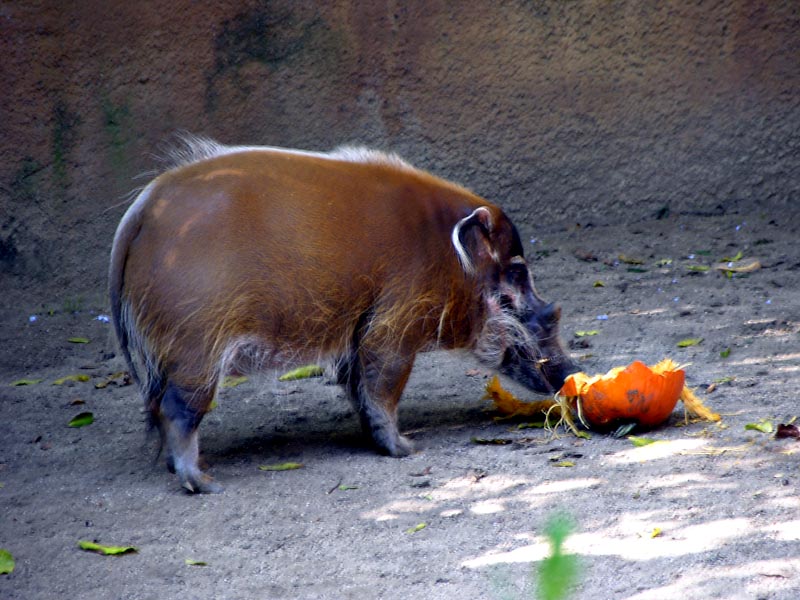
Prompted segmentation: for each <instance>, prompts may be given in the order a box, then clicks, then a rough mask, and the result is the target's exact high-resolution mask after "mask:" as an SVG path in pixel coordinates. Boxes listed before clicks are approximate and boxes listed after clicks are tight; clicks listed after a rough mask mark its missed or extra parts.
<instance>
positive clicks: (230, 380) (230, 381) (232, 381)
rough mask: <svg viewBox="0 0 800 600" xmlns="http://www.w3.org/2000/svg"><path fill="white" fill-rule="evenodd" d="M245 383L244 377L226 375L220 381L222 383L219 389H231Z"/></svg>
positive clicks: (245, 378)
mask: <svg viewBox="0 0 800 600" xmlns="http://www.w3.org/2000/svg"><path fill="white" fill-rule="evenodd" d="M245 381H247V377H245V376H244V375H240V376H234V375H226V376H225V377H224V378H223V379H222V383H221V384H220V387H224V388H232V387H236V386H237V385H241V384H243V383H244V382H245Z"/></svg>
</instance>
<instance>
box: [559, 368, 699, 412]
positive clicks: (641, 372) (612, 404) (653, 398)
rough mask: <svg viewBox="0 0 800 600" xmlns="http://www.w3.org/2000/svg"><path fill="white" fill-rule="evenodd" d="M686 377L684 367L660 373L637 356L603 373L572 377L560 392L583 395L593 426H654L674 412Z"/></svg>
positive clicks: (583, 403) (585, 409) (582, 403)
mask: <svg viewBox="0 0 800 600" xmlns="http://www.w3.org/2000/svg"><path fill="white" fill-rule="evenodd" d="M684 381H685V373H684V372H683V370H681V369H676V370H662V371H661V372H660V373H658V372H654V371H653V370H651V369H650V368H649V367H648V366H647V365H645V364H644V363H643V362H641V361H638V360H637V361H634V362H632V363H631V364H630V365H628V366H627V367H625V368H624V369H623V368H616V369H612V370H611V371H609V372H608V373H607V374H606V375H603V376H596V377H591V378H588V377H586V376H584V377H572V378H571V379H570V378H568V379H567V382H566V383H565V384H564V387H562V388H561V390H560V392H559V394H560V395H562V396H568V397H578V398H580V402H581V415H582V417H583V418H584V419H585V420H586V422H587V423H588V424H589V425H591V426H593V427H603V426H606V425H609V424H611V423H613V422H615V421H635V422H637V423H639V424H640V425H641V426H644V427H654V426H656V425H659V424H660V423H663V422H664V421H665V420H666V419H667V418H668V417H669V415H670V414H671V413H672V411H673V409H674V408H675V405H676V404H677V403H678V398H679V397H680V395H681V391H682V390H683V385H684Z"/></svg>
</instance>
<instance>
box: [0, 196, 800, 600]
mask: <svg viewBox="0 0 800 600" xmlns="http://www.w3.org/2000/svg"><path fill="white" fill-rule="evenodd" d="M661 216H664V215H661ZM798 223H799V220H798V215H797V214H760V213H758V212H753V213H752V214H730V213H729V214H725V215H722V216H703V215H692V214H682V215H666V216H665V218H662V219H656V218H652V219H648V220H644V221H640V222H637V223H634V224H626V225H612V226H603V225H597V226H591V225H588V224H584V225H583V226H582V227H574V228H571V229H569V230H561V231H547V230H545V231H541V230H538V231H534V230H533V229H532V228H531V227H530V224H527V223H520V225H521V226H522V229H523V231H524V233H525V240H526V251H527V252H528V254H529V256H530V257H531V258H532V264H533V268H534V272H535V274H536V278H537V285H538V287H539V290H540V292H541V293H542V295H543V296H545V297H546V298H548V299H551V300H558V301H559V302H560V303H561V304H562V306H563V310H564V312H563V314H564V316H563V332H562V333H563V336H564V338H565V340H569V341H570V342H571V345H572V346H573V350H572V352H573V354H574V355H575V356H576V358H578V359H579V360H580V362H581V365H582V367H583V368H584V370H585V371H588V372H601V371H605V370H607V369H609V368H611V367H613V366H617V365H621V364H627V363H629V362H630V361H632V360H634V359H641V360H644V361H645V362H650V363H652V362H655V361H657V360H660V359H661V358H664V357H665V356H669V357H672V358H673V359H675V360H676V361H678V362H680V363H688V364H689V366H688V367H686V373H687V382H688V383H689V385H690V386H692V387H695V388H697V389H698V390H699V395H700V397H701V398H702V399H703V400H704V401H705V402H706V403H707V404H708V405H709V406H710V407H711V408H713V409H714V410H717V411H719V412H720V413H722V414H723V419H722V421H721V423H720V424H710V423H704V422H696V423H690V424H688V425H687V424H685V421H684V416H683V412H682V410H681V409H680V406H679V407H678V408H677V409H676V411H675V412H674V414H673V416H672V418H671V420H670V421H669V422H668V423H666V424H665V425H664V426H662V427H660V428H658V429H656V430H654V431H651V432H649V433H647V434H644V435H647V436H649V437H651V438H655V439H657V440H659V441H661V442H663V443H660V444H656V445H651V446H646V447H643V448H635V447H634V446H633V445H632V444H631V442H630V441H629V440H627V439H625V438H622V439H616V438H613V437H611V436H609V435H603V434H596V433H595V434H592V436H591V439H579V438H576V437H575V436H573V435H572V434H570V433H568V432H564V431H560V432H559V433H558V435H557V436H554V435H553V434H552V433H549V432H547V431H544V430H542V429H536V428H519V427H518V423H509V422H498V421H495V420H494V419H493V414H492V413H491V412H490V411H488V410H487V409H488V408H489V404H488V403H487V402H486V401H485V400H483V399H482V395H483V388H484V386H485V384H486V382H487V380H488V377H489V375H490V374H489V373H487V372H486V371H485V369H483V368H482V367H481V366H479V365H477V364H476V363H475V361H473V360H472V359H470V358H469V357H468V356H464V355H460V354H452V353H451V354H447V353H432V354H429V355H424V356H421V357H420V358H419V360H418V363H417V366H416V368H415V371H414V374H413V376H412V380H411V382H410V383H409V385H408V388H407V389H406V392H405V395H404V400H403V403H402V404H401V420H402V428H403V430H404V431H405V432H406V433H407V434H408V435H410V436H411V437H412V438H413V439H414V440H415V442H416V444H417V446H418V448H419V451H418V452H417V453H416V454H414V455H413V456H410V457H408V458H404V459H393V458H387V457H382V456H379V455H377V454H376V453H374V452H373V450H372V449H371V448H370V446H369V445H368V444H367V443H366V441H365V439H364V437H363V436H362V434H361V432H360V430H359V426H358V422H357V419H356V417H355V416H354V415H353V414H352V412H351V410H350V407H349V405H348V403H347V402H346V401H345V400H344V397H343V393H342V392H341V391H340V390H339V389H338V388H337V387H336V386H333V385H330V384H329V383H328V382H327V381H326V379H325V378H317V379H311V380H305V381H299V382H291V383H278V382H277V381H276V380H275V379H274V378H272V377H264V378H262V379H253V380H250V381H248V382H246V383H244V384H241V385H240V386H238V387H234V388H229V389H226V390H224V391H223V393H222V394H221V397H220V401H219V406H218V407H217V408H216V409H215V410H214V411H213V412H212V413H211V414H209V416H208V417H207V418H206V420H205V421H204V423H203V424H202V428H201V432H202V434H201V440H202V442H201V443H202V448H203V451H204V456H205V459H206V461H207V463H208V466H209V469H210V472H211V473H212V474H213V476H214V477H215V479H216V480H217V481H218V482H220V483H221V484H222V485H224V486H225V492H224V493H222V494H220V495H212V496H196V495H189V494H187V493H185V492H184V491H183V490H182V488H180V486H179V484H178V482H177V480H176V478H175V477H174V476H172V475H170V474H169V473H167V471H166V469H165V467H164V464H163V459H162V460H161V461H156V441H155V440H154V439H153V438H149V437H147V436H146V434H145V425H144V415H143V412H142V406H141V401H140V398H139V397H138V395H137V392H136V390H135V389H134V387H133V386H130V385H128V386H125V385H118V381H119V380H117V381H116V382H113V383H111V384H110V385H108V386H106V387H104V388H97V387H96V384H98V383H102V382H103V381H105V380H106V378H107V377H109V376H110V375H113V374H115V373H117V372H118V371H120V370H121V369H122V368H123V366H122V363H121V361H120V359H119V358H118V357H116V356H115V355H114V352H115V347H114V342H113V339H112V336H111V332H110V326H109V325H108V324H107V323H104V322H102V321H101V320H96V317H97V316H98V315H102V314H104V313H105V311H106V308H105V307H106V304H105V301H104V300H103V298H102V296H101V295H100V294H99V292H98V293H97V294H95V295H94V296H92V294H88V295H87V296H86V297H84V298H83V299H79V300H74V299H73V300H67V299H65V298H63V297H62V296H61V291H60V289H56V288H52V289H48V288H46V287H42V288H41V289H39V290H38V291H37V296H36V297H28V299H27V300H19V301H17V300H16V299H15V301H14V304H9V303H8V302H4V304H3V306H2V311H3V312H2V314H0V331H1V332H2V340H3V348H2V350H0V358H2V359H3V360H2V362H0V383H2V386H0V423H2V425H1V426H0V427H1V428H2V435H1V436H0V484H2V488H0V507H2V511H1V512H0V547H3V548H6V549H8V550H9V551H10V552H11V553H12V554H13V555H14V557H15V559H16V569H15V570H14V572H13V573H12V574H10V575H5V576H0V597H2V598H8V599H12V598H13V599H25V600H35V599H45V598H48V599H49V598H61V597H80V598H126V599H151V598H152V599H162V598H216V599H222V598H274V599H284V598H286V599H288V598H292V599H294V598H298V599H306V598H335V599H340V598H359V599H364V598H386V599H391V598H404V599H408V598H425V599H427V600H432V599H434V598H443V599H444V598H446V599H451V598H487V599H493V598H498V599H499V598H525V597H531V596H532V594H533V593H534V592H533V587H534V586H533V583H532V579H531V573H532V572H533V571H535V569H536V566H537V564H538V561H540V560H541V559H542V558H543V557H544V556H545V555H546V554H547V552H548V546H547V543H546V541H545V540H544V538H543V537H542V527H543V524H544V523H545V521H546V519H547V518H548V517H549V516H550V515H552V514H554V513H556V512H559V511H563V512H566V513H568V514H569V515H571V517H572V519H573V520H574V522H575V530H574V532H573V534H572V535H571V537H570V538H569V539H568V542H567V547H568V549H569V551H570V552H573V553H575V554H576V555H577V556H578V557H579V559H580V563H581V579H580V582H579V583H578V585H577V587H576V588H575V590H574V598H582V599H583V598H586V599H588V598H591V599H597V598H626V599H631V600H632V599H637V600H644V599H656V598H664V599H667V598H670V599H672V598H682V599H684V600H688V599H693V598H697V599H700V598H703V599H706V598H742V599H744V598H748V599H755V598H770V599H773V598H774V599H778V598H785V599H789V598H796V597H798V594H799V593H800V496H799V495H798V487H799V486H800V469H799V467H798V450H800V443H798V442H796V441H794V440H776V439H774V436H772V435H770V434H765V433H761V432H759V431H755V430H748V429H746V428H745V426H746V425H747V424H748V423H755V422H759V421H760V420H761V419H769V420H771V421H772V422H773V423H775V424H777V423H785V422H788V421H789V420H790V419H792V418H794V417H795V416H797V415H798V413H799V412H800V406H798V391H797V390H798V389H800V345H799V344H798V342H799V341H800V295H798V289H799V287H800V286H798V279H800V255H798V253H797V235H798V229H799V227H798ZM534 238H535V241H534ZM739 251H741V252H742V253H743V255H744V257H743V260H744V261H746V260H749V259H758V260H759V261H760V264H761V267H762V268H761V269H759V270H757V271H754V272H751V273H748V274H746V275H742V276H735V277H733V278H728V277H726V276H725V275H724V274H723V273H721V272H718V271H715V270H714V269H713V265H714V264H716V263H717V262H718V261H720V260H722V259H723V257H732V256H733V255H736V254H737V253H738V252H739ZM620 255H624V256H625V257H626V258H629V259H630V258H635V259H639V260H641V261H642V262H643V264H641V265H638V264H637V265H634V264H629V263H626V262H623V261H621V260H620V258H619V256H620ZM595 259H596V260H595ZM662 259H671V260H672V262H671V263H670V264H663V263H659V261H661V260H662ZM692 265H701V266H702V265H705V266H712V269H711V270H709V271H706V272H699V271H692V270H690V269H689V267H690V266H692ZM597 282H601V283H602V285H599V284H598V283H597ZM34 315H35V316H36V319H35V320H34V321H31V320H30V319H29V318H30V317H31V316H34ZM577 330H598V331H599V333H598V334H597V335H594V336H590V337H586V338H580V339H578V338H576V337H574V332H575V331H577ZM70 337H85V338H88V340H89V342H88V343H85V344H82V343H70V342H68V341H67V340H68V338H70ZM690 337H691V338H703V340H702V342H701V343H700V344H699V345H697V346H692V347H688V348H678V347H677V343H678V342H679V341H680V340H682V339H684V338H690ZM728 349H730V353H729V354H728V353H727V350H728ZM723 354H725V355H726V356H723ZM12 357H13V360H12ZM12 364H13V365H15V367H14V368H13V369H12V368H8V367H7V366H6V365H12ZM18 365H24V367H19V366H18ZM73 374H85V375H88V376H89V377H90V380H89V381H87V382H69V381H68V382H66V383H64V384H62V385H52V383H53V381H54V380H56V379H58V378H60V377H64V376H67V375H73ZM21 378H36V379H38V378H41V379H42V381H41V382H40V383H37V384H34V385H27V386H11V385H9V384H11V383H13V382H15V381H17V380H19V379H21ZM718 380H725V381H724V382H723V381H718ZM715 381H718V382H717V384H716V389H715V391H713V392H706V391H705V390H706V389H707V387H708V386H709V385H710V384H712V383H713V382H715ZM505 383H506V384H507V385H508V387H510V388H512V389H514V390H515V391H517V392H519V393H520V395H522V396H524V397H526V398H530V399H534V396H533V395H531V394H528V393H525V392H524V391H522V390H520V389H519V388H516V387H514V386H513V385H512V384H511V383H510V382H508V381H506V382H505ZM79 401H80V403H79ZM83 411H91V412H92V413H94V416H95V419H96V420H95V422H94V423H93V424H92V425H89V426H86V427H83V428H70V427H68V426H67V423H68V422H69V421H70V419H71V418H72V417H74V416H75V415H76V414H78V413H80V412H83ZM476 438H484V439H498V438H502V439H504V440H508V441H509V443H507V444H504V445H483V444H478V443H476V442H475V441H474V440H475V439H476ZM565 460H566V461H569V462H568V463H564V461H565ZM154 461H155V462H154ZM286 461H293V462H299V463H302V464H303V465H304V468H302V469H298V470H292V471H283V472H268V471H261V470H259V468H258V467H259V466H260V465H271V464H276V463H282V462H286ZM570 463H571V464H574V466H571V467H569V466H559V465H562V464H570ZM420 523H425V524H426V526H425V527H424V528H422V529H419V530H417V531H416V532H414V533H410V532H409V531H412V530H414V529H417V528H416V526H417V525H418V524H420ZM83 539H87V540H97V541H99V542H100V543H103V544H109V545H131V546H135V547H137V548H138V552H137V553H135V554H126V555H123V556H108V557H106V556H100V555H97V554H94V553H89V552H85V551H82V550H80V549H79V548H78V546H77V543H78V541H79V540H83ZM187 559H193V560H198V561H203V562H205V563H207V564H206V565H205V566H190V565H187V563H186V560H187Z"/></svg>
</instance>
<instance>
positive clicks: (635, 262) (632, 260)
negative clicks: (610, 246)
mask: <svg viewBox="0 0 800 600" xmlns="http://www.w3.org/2000/svg"><path fill="white" fill-rule="evenodd" d="M619 260H620V261H621V262H624V263H625V264H626V265H643V264H644V261H643V260H642V259H640V258H633V257H631V256H626V255H624V254H620V255H619Z"/></svg>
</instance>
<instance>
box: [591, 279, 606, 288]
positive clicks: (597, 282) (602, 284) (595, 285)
mask: <svg viewBox="0 0 800 600" xmlns="http://www.w3.org/2000/svg"><path fill="white" fill-rule="evenodd" d="M592 287H606V284H605V283H603V282H602V281H600V280H599V279H598V280H597V281H595V282H594V283H593V284H592Z"/></svg>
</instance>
